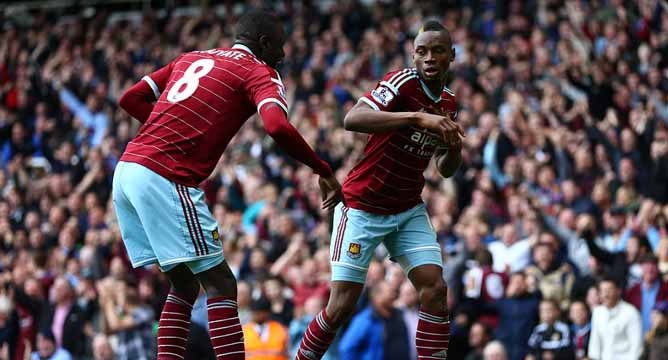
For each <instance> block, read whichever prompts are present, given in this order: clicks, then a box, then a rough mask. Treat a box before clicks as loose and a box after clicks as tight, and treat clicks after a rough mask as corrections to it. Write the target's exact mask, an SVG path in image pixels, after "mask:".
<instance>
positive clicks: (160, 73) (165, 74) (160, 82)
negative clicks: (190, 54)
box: [142, 56, 180, 100]
mask: <svg viewBox="0 0 668 360" xmlns="http://www.w3.org/2000/svg"><path fill="white" fill-rule="evenodd" d="M179 58H180V56H179V57H177V58H176V59H174V61H172V62H170V63H169V64H167V65H165V66H163V67H161V68H160V69H158V70H156V71H154V72H152V73H150V74H148V75H146V76H144V77H143V78H142V81H144V82H146V83H147V84H148V86H149V87H150V88H151V90H152V91H153V95H154V96H155V99H156V100H157V99H159V98H160V94H162V92H163V91H164V90H165V87H167V83H169V77H170V76H171V75H172V70H173V69H174V64H175V63H176V61H177V60H178V59H179Z"/></svg>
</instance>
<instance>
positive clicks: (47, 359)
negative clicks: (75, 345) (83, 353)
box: [30, 329, 73, 360]
mask: <svg viewBox="0 0 668 360" xmlns="http://www.w3.org/2000/svg"><path fill="white" fill-rule="evenodd" d="M30 359H31V360H72V359H73V358H72V355H70V353H69V352H68V351H67V350H65V349H63V348H62V347H60V346H58V345H57V344H56V337H55V336H54V334H53V332H51V330H49V329H44V330H42V331H40V332H39V333H38V334H37V351H35V352H33V353H32V356H31V358H30Z"/></svg>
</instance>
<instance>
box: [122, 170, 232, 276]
mask: <svg viewBox="0 0 668 360" xmlns="http://www.w3.org/2000/svg"><path fill="white" fill-rule="evenodd" d="M112 198H113V201H114V208H115V209H116V215H117V218H118V225H119V227H120V230H121V236H122V237H123V242H124V243H125V248H126V249H127V252H128V255H129V256H130V261H132V266H134V267H135V268H136V267H140V266H143V265H147V264H151V263H158V264H159V265H160V268H161V269H162V271H169V270H171V269H172V268H174V267H175V266H176V265H178V264H180V263H185V264H186V265H187V266H188V267H189V268H190V270H191V271H192V272H193V274H197V273H200V272H202V271H204V270H208V269H210V268H212V267H214V266H216V265H218V264H220V263H221V262H223V260H224V258H223V248H222V244H221V241H220V236H219V234H218V224H217V223H216V220H215V219H214V218H213V216H212V215H211V212H210V211H209V208H208V207H207V205H206V202H205V201H204V192H203V191H202V190H200V189H198V188H192V187H187V186H183V185H179V184H176V183H174V182H172V181H169V180H167V179H165V178H164V177H162V176H160V175H158V174H156V173H155V172H153V171H151V170H149V169H148V168H146V167H144V166H142V165H139V164H136V163H131V162H124V161H121V162H119V163H118V165H117V166H116V170H115V171H114V182H113V191H112Z"/></svg>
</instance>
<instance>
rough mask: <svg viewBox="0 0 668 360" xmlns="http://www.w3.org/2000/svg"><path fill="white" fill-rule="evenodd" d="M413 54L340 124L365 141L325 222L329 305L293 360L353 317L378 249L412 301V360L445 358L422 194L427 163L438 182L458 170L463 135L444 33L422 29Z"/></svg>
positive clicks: (428, 26)
mask: <svg viewBox="0 0 668 360" xmlns="http://www.w3.org/2000/svg"><path fill="white" fill-rule="evenodd" d="M414 47H415V50H414V54H413V61H414V63H415V68H413V69H404V70H400V71H394V72H390V73H388V74H387V75H385V77H384V78H383V79H382V81H380V82H379V83H378V85H377V87H376V88H375V89H374V90H372V91H370V92H368V93H367V94H366V95H365V96H363V97H362V98H361V99H360V100H359V101H358V103H357V104H356V105H355V106H354V107H353V108H352V109H351V110H350V112H349V113H348V114H347V115H346V117H345V119H344V126H345V128H346V129H347V130H351V131H357V132H363V133H368V134H369V137H368V141H367V144H366V148H365V151H364V156H363V158H362V159H361V161H360V162H358V163H357V164H356V165H355V167H354V168H353V169H352V170H351V172H350V173H349V174H348V177H347V178H346V180H345V182H344V184H343V195H344V200H345V202H344V203H343V204H339V205H338V206H337V207H336V209H335V213H334V231H333V233H332V241H331V245H330V254H331V264H332V286H331V295H330V298H329V302H328V304H327V307H326V308H325V309H324V310H323V311H321V312H320V313H319V314H318V315H317V316H316V317H315V319H314V320H313V321H312V322H311V323H310V324H309V327H308V330H307V331H306V334H305V336H304V339H303V340H302V342H301V344H300V348H299V351H298V353H297V359H298V360H306V359H308V360H316V359H320V358H321V357H322V356H323V354H324V353H325V351H326V350H327V348H328V347H329V345H330V343H331V342H332V340H333V338H334V335H335V333H336V331H337V330H338V328H339V327H340V326H341V324H342V323H343V322H344V321H345V320H347V319H348V318H349V317H350V316H351V315H352V313H353V311H354V309H355V305H356V304H357V301H358V298H359V296H360V294H361V293H362V290H363V286H364V283H365V279H366V274H367V270H368V266H369V262H370V261H371V258H372V256H373V253H374V250H375V248H376V247H377V246H378V245H379V244H380V243H381V242H383V243H384V245H385V247H386V248H387V249H388V251H389V253H390V256H391V258H392V259H393V260H394V261H396V262H398V263H399V264H400V265H401V266H402V268H403V270H404V272H405V273H406V274H407V276H408V278H409V279H410V280H411V282H412V283H413V285H414V286H415V288H416V289H417V290H418V293H419V297H420V313H419V322H418V327H417V334H416V346H417V354H418V358H419V359H421V360H426V359H445V358H446V356H447V348H448V343H449V338H450V322H449V319H448V312H447V308H446V285H445V281H444V280H443V277H442V267H443V263H442V262H443V260H442V255H441V247H440V246H439V244H438V242H437V239H436V233H435V232H434V230H433V228H432V227H431V224H430V221H429V215H428V214H427V211H426V207H425V205H424V203H423V202H422V198H421V193H422V189H423V187H424V183H425V179H424V176H423V172H424V170H425V169H426V168H427V166H428V165H429V162H430V161H431V159H432V158H435V161H436V165H437V167H438V170H439V172H440V173H441V175H442V176H443V177H446V178H447V177H450V176H452V175H453V174H454V172H455V171H456V170H457V168H458V167H459V166H460V164H461V147H462V142H461V140H462V137H463V136H464V134H463V131H462V129H461V128H460V127H459V126H458V125H457V123H456V122H455V121H454V119H455V117H456V114H457V105H456V102H455V97H454V94H453V93H452V91H450V90H449V89H448V88H447V87H445V79H446V73H447V70H448V68H449V65H450V62H452V60H453V59H454V49H453V48H452V40H451V38H450V34H449V32H448V30H446V29H445V28H444V27H443V26H442V25H441V24H440V23H438V22H436V21H428V22H426V23H425V24H424V25H423V27H422V29H421V30H420V32H419V33H418V35H417V37H416V38H415V41H414Z"/></svg>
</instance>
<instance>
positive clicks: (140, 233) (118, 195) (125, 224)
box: [111, 162, 157, 268]
mask: <svg viewBox="0 0 668 360" xmlns="http://www.w3.org/2000/svg"><path fill="white" fill-rule="evenodd" d="M125 165H126V163H124V162H120V163H118V165H117V166H116V169H115V171H114V178H113V183H112V193H111V197H112V201H113V204H114V210H115V212H116V218H117V220H118V227H119V230H120V232H121V238H122V239H123V243H124V244H125V248H126V250H127V253H128V256H129V257H130V262H131V263H132V266H133V267H135V268H136V267H139V266H143V265H146V264H150V263H153V262H156V261H157V257H156V255H155V253H154V252H153V249H152V248H151V244H150V243H149V241H148V236H147V235H146V232H145V231H144V227H143V225H142V223H141V220H140V218H139V214H137V211H136V209H135V208H134V206H133V205H132V203H131V202H130V201H129V199H128V198H127V197H126V196H125V193H124V189H125V188H126V187H127V186H130V187H131V186H133V184H132V182H131V181H129V180H131V179H129V178H128V177H126V176H125V175H127V172H126V171H125Z"/></svg>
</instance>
